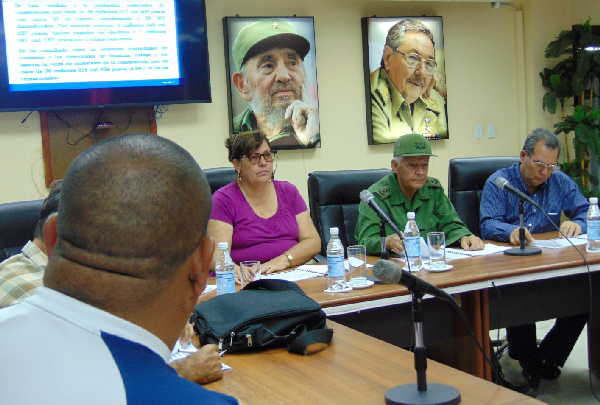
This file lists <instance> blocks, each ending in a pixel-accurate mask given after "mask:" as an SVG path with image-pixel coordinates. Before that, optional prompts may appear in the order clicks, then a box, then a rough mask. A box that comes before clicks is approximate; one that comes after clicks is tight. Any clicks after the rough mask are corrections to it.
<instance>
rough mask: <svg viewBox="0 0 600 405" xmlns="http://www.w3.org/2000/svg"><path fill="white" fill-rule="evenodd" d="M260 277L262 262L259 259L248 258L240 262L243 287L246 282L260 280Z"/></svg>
mask: <svg viewBox="0 0 600 405" xmlns="http://www.w3.org/2000/svg"><path fill="white" fill-rule="evenodd" d="M259 277H260V262H259V261H258V260H247V261H244V262H241V263H240V285H241V286H242V288H244V287H245V286H246V284H248V283H250V282H252V281H254V280H258V278H259Z"/></svg>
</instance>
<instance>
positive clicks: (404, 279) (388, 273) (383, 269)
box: [373, 260, 456, 305]
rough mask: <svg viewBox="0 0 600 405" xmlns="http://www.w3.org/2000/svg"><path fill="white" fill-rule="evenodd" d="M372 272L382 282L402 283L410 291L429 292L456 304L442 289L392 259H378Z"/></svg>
mask: <svg viewBox="0 0 600 405" xmlns="http://www.w3.org/2000/svg"><path fill="white" fill-rule="evenodd" d="M373 274H374V275H375V277H377V278H378V279H379V280H381V281H383V282H384V283H387V284H402V285H403V286H405V287H406V288H408V289H409V290H410V291H411V292H417V293H422V294H430V295H433V296H434V297H438V298H441V299H443V300H448V301H450V302H452V303H454V304H455V305H456V302H455V301H454V299H452V297H451V296H450V295H448V294H447V293H446V292H445V291H444V290H442V289H440V288H437V287H436V286H434V285H431V284H429V283H428V282H427V281H425V280H421V279H420V278H419V277H417V276H415V275H414V274H411V273H410V272H408V271H406V270H402V267H400V266H399V265H397V264H396V263H394V262H392V261H389V260H379V261H378V262H377V263H375V267H374V268H373Z"/></svg>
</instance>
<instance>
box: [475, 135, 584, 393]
mask: <svg viewBox="0 0 600 405" xmlns="http://www.w3.org/2000/svg"><path fill="white" fill-rule="evenodd" d="M559 153H560V144H559V142H558V139H557V138H556V136H555V135H554V134H553V133H551V132H550V131H548V130H545V129H541V128H538V129H535V130H534V131H533V132H532V133H531V134H530V135H529V136H527V138H526V139H525V143H524V145H523V150H522V151H521V154H520V158H521V162H520V163H515V164H513V165H512V166H510V167H507V168H504V169H500V170H498V171H497V172H495V173H494V174H492V175H491V176H490V177H489V178H488V179H487V181H486V183H485V186H484V188H483V194H482V196H481V207H480V214H481V215H480V218H481V219H480V227H481V236H482V238H483V239H492V240H498V241H502V242H510V243H512V244H514V245H518V244H519V230H518V228H519V209H518V205H519V199H518V197H517V196H515V195H513V194H512V193H507V192H506V191H503V190H501V189H499V188H498V187H497V186H496V185H495V184H494V180H495V179H496V178H497V177H504V178H505V179H507V180H508V181H509V183H510V184H511V185H512V186H513V187H515V188H516V189H518V190H520V191H522V192H523V193H525V194H527V195H528V196H530V197H531V198H532V199H533V200H535V201H536V202H537V203H538V204H539V205H540V206H541V207H542V208H543V209H544V211H545V212H546V213H547V214H548V215H549V216H550V218H552V220H553V221H554V222H555V223H558V222H559V221H560V215H561V212H564V214H565V215H566V216H567V217H568V218H569V220H567V221H563V223H562V224H561V225H560V230H561V231H562V232H563V234H565V235H566V236H576V235H578V234H580V233H581V232H585V231H586V222H585V221H586V212H587V209H588V202H587V200H586V199H585V197H584V196H583V195H582V194H581V192H580V191H579V189H578V187H577V185H576V184H575V183H574V182H573V180H571V179H570V178H569V177H568V176H567V175H566V174H564V173H562V172H560V171H558V170H557V169H558V168H559V165H558V156H559ZM524 221H525V225H526V228H527V230H526V231H525V237H526V239H527V242H532V241H533V237H532V236H531V234H532V233H541V232H548V231H552V230H554V229H555V228H554V226H553V225H552V224H551V223H550V221H549V220H548V219H547V218H546V217H545V215H544V213H542V212H540V211H539V210H538V209H536V208H535V207H533V206H532V205H531V204H525V215H524ZM587 318H588V315H587V314H581V315H576V316H570V317H565V318H558V319H557V320H556V323H555V324H554V327H553V328H552V329H551V330H550V332H548V334H547V335H546V337H545V338H544V340H543V341H542V342H541V344H540V345H539V347H538V346H537V342H536V334H535V324H534V323H531V324H526V325H520V326H516V327H511V328H507V339H508V345H509V355H510V357H512V358H513V359H516V360H519V363H520V364H521V367H522V368H523V375H524V376H525V377H526V379H527V380H528V382H529V384H531V385H532V386H537V385H538V384H539V380H540V378H546V379H554V378H557V377H558V376H559V375H560V368H559V367H562V366H563V365H564V363H565V361H566V360H567V357H568V356H569V354H570V353H571V350H572V349H573V345H574V344H575V342H576V341H577V338H578V337H579V334H580V333H581V330H582V329H583V327H584V326H585V323H586V322H587Z"/></svg>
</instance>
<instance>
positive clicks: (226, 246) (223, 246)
mask: <svg viewBox="0 0 600 405" xmlns="http://www.w3.org/2000/svg"><path fill="white" fill-rule="evenodd" d="M217 248H218V249H219V250H227V249H229V243H227V242H219V243H218V244H217Z"/></svg>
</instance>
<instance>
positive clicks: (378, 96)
mask: <svg viewBox="0 0 600 405" xmlns="http://www.w3.org/2000/svg"><path fill="white" fill-rule="evenodd" d="M361 24H362V35H363V67H364V74H365V99H366V100H367V102H366V104H367V109H366V120H367V138H368V142H369V145H376V144H385V143H393V142H395V141H396V140H397V139H398V137H400V136H402V135H406V134H409V133H420V134H422V135H424V136H425V137H426V138H428V139H449V132H448V113H447V112H448V108H447V90H446V69H445V55H444V30H443V20H442V17H410V16H405V17H364V18H362V19H361Z"/></svg>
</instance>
